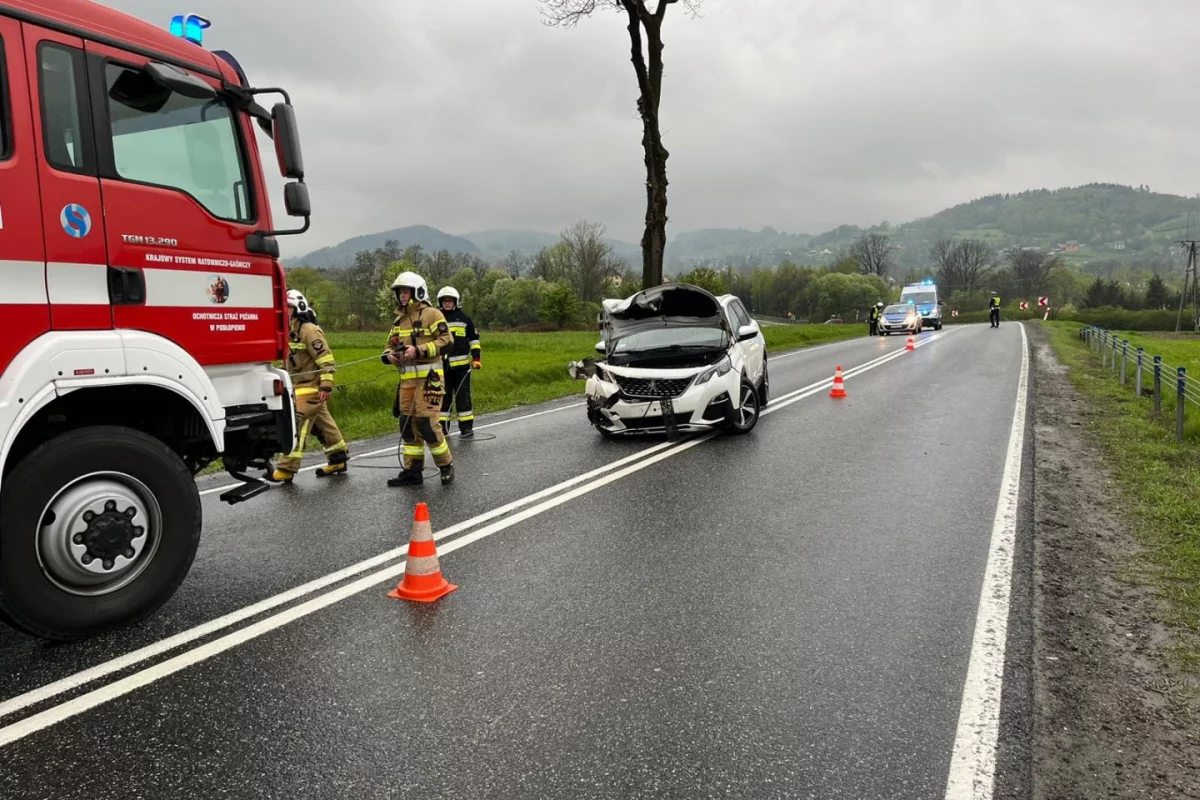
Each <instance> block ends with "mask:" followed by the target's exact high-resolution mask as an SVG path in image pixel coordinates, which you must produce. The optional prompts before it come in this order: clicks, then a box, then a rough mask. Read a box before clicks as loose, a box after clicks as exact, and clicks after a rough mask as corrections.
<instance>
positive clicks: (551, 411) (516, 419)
mask: <svg viewBox="0 0 1200 800" xmlns="http://www.w3.org/2000/svg"><path fill="white" fill-rule="evenodd" d="M583 405H586V403H571V404H570V405H565V406H558V407H557V408H551V409H547V410H545V411H535V412H534V413H532V414H523V415H521V416H519V417H510V418H508V419H502V420H500V421H499V422H489V423H488V424H486V425H476V426H475V430H477V431H481V430H484V429H486V428H496V427H499V426H501V425H507V424H508V423H510V422H520V421H521V420H524V419H533V418H534V417H540V416H542V415H543V414H554V413H557V412H559V411H566V410H567V409H568V408H579V407H580V406H583ZM450 435H451V436H457V435H458V431H455V432H454V433H452V434H450ZM398 446H399V445H392V446H391V447H383V448H380V449H379V450H371V451H370V452H367V453H357V454H355V455H352V456H350V459H349V460H350V461H353V460H354V459H356V458H370V457H371V456H381V455H383V454H384V453H391V452H394V451H395V450H396V448H397V447H398ZM320 466H321V465H320V464H312V465H310V466H307V467H301V468H300V469H299V470H297V472H308V471H309V470H313V469H317V468H318V467H320ZM241 485H242V484H240V483H231V484H228V485H226V486H218V487H216V488H214V489H203V490H201V492H200V496H201V497H203V496H204V495H207V494H216V493H217V492H224V491H226V490H229V489H235V488H237V487H238V486H241Z"/></svg>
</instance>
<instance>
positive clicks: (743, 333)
mask: <svg viewBox="0 0 1200 800" xmlns="http://www.w3.org/2000/svg"><path fill="white" fill-rule="evenodd" d="M755 336H758V326H757V325H755V324H754V323H751V324H749V325H743V326H742V327H740V328H738V341H739V342H744V341H746V340H747V339H753V338H754V337H755Z"/></svg>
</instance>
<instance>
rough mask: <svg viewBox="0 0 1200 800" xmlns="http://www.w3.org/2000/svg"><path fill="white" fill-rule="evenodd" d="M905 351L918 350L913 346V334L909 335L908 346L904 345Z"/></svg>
mask: <svg viewBox="0 0 1200 800" xmlns="http://www.w3.org/2000/svg"><path fill="white" fill-rule="evenodd" d="M904 349H905V350H916V349H917V348H916V347H914V346H913V335H912V334H911V333H910V334H909V335H908V344H906V345H904Z"/></svg>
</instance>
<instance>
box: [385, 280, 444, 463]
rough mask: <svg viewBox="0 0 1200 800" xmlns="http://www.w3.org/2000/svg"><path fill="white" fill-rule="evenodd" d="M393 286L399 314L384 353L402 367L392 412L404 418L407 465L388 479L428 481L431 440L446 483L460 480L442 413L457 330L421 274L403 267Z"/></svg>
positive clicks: (387, 361)
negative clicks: (446, 367) (447, 362)
mask: <svg viewBox="0 0 1200 800" xmlns="http://www.w3.org/2000/svg"><path fill="white" fill-rule="evenodd" d="M392 292H393V293H394V294H395V295H396V319H395V321H394V322H393V323H392V329H391V330H390V331H389V332H388V340H387V345H386V346H385V347H384V350H383V354H382V355H381V356H380V359H381V360H382V361H383V363H385V364H394V365H395V366H396V369H397V371H399V373H400V385H399V387H397V391H396V399H395V403H394V405H393V406H392V414H393V416H396V417H398V418H399V419H400V445H401V458H400V464H401V466H402V467H403V469H402V470H401V472H400V474H399V475H397V476H396V477H395V478H389V479H388V486H417V485H420V484H422V483H424V482H425V477H424V475H423V472H424V470H425V447H426V446H428V447H429V454H430V455H431V456H433V463H435V464H437V466H438V469H439V470H440V471H441V479H442V485H443V486H445V485H448V484H450V483H453V482H454V458H453V456H452V455H451V453H450V442H449V441H447V439H446V436H445V434H444V433H443V432H442V426H441V425H440V424H438V417H439V416H440V414H441V408H442V398H443V396H444V395H445V394H446V384H445V373H444V371H443V369H442V356H443V354H445V353H448V352H449V351H450V348H451V346H452V345H453V343H454V336H453V334H451V333H450V326H449V325H448V324H447V323H446V318H445V317H444V316H443V315H442V312H440V311H438V310H437V308H436V307H435V306H433V305H431V304H430V303H429V299H430V298H429V289H428V287H427V286H426V285H425V279H424V278H422V277H421V276H420V275H417V274H416V273H415V272H401V273H400V274H399V275H397V276H396V280H394V281H392Z"/></svg>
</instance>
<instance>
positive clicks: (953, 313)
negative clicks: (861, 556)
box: [950, 308, 958, 317]
mask: <svg viewBox="0 0 1200 800" xmlns="http://www.w3.org/2000/svg"><path fill="white" fill-rule="evenodd" d="M950 316H952V317H957V316H958V309H957V308H956V309H954V310H953V311H951V312H950Z"/></svg>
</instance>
